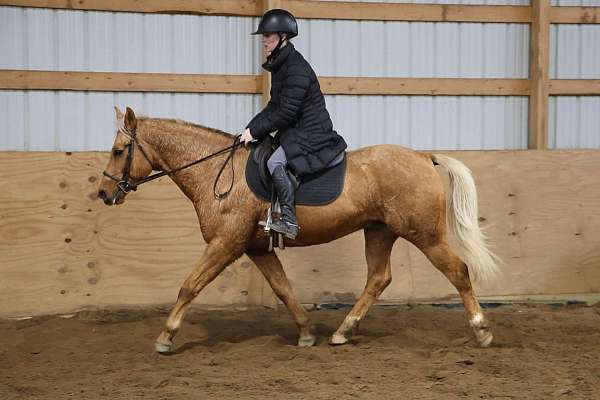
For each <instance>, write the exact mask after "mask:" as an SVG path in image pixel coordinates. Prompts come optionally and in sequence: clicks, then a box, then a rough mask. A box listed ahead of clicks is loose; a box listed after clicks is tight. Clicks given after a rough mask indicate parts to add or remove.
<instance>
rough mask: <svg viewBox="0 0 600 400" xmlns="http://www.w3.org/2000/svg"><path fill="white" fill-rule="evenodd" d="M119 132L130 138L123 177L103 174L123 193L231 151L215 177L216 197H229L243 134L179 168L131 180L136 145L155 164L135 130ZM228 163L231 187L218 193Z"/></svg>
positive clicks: (122, 129)
mask: <svg viewBox="0 0 600 400" xmlns="http://www.w3.org/2000/svg"><path fill="white" fill-rule="evenodd" d="M118 133H121V134H122V135H124V136H126V137H128V138H129V143H128V144H126V145H125V147H128V148H129V151H128V152H127V159H126V160H125V167H124V168H123V174H122V176H121V178H118V177H116V176H114V175H111V174H109V173H108V172H106V171H103V172H102V174H103V175H104V176H106V177H107V178H109V179H111V180H112V181H114V182H116V183H117V188H118V189H119V191H121V192H122V193H123V195H126V194H128V193H129V192H131V191H134V192H135V191H136V190H137V188H138V186H140V185H141V184H143V183H146V182H150V181H153V180H155V179H158V178H160V177H163V176H165V175H169V176H171V175H173V174H175V173H177V172H179V171H181V170H183V169H186V168H189V167H191V166H193V165H196V164H200V163H201V162H203V161H207V160H210V159H211V158H214V157H217V156H220V155H222V154H225V153H227V152H229V155H228V156H227V158H226V159H225V162H224V163H223V165H222V166H221V169H220V170H219V173H218V174H217V177H216V178H215V183H214V185H213V194H214V195H215V198H217V199H218V200H221V199H224V198H225V197H227V196H228V195H229V193H231V190H232V189H233V183H234V181H235V170H234V168H233V156H234V155H235V152H236V150H237V149H238V148H239V147H240V146H241V145H242V142H240V137H241V135H236V136H235V137H234V138H233V144H232V145H231V146H228V147H225V148H224V149H221V150H218V151H216V152H214V153H212V154H209V155H208V156H206V157H202V158H200V159H198V160H196V161H192V162H190V163H188V164H185V165H183V166H181V167H179V168H175V169H172V170H168V171H162V172H157V173H156V174H153V175H150V176H147V177H145V178H143V179H140V180H136V181H131V180H130V178H131V164H132V162H133V152H134V149H135V147H136V145H137V147H139V149H140V151H141V152H142V154H143V155H144V158H145V159H146V161H148V163H149V164H150V166H152V165H153V164H152V162H151V161H150V157H148V153H147V152H146V150H145V149H144V146H143V145H142V143H140V142H139V141H138V139H137V134H136V131H135V130H133V131H131V130H129V129H127V128H125V127H124V126H123V127H120V128H119V132H118ZM227 163H230V164H231V184H230V185H229V188H228V189H227V190H226V191H225V192H222V193H217V184H218V183H219V180H220V179H221V175H222V174H223V171H224V170H225V167H226V166H227ZM116 198H117V196H116V195H115V199H116Z"/></svg>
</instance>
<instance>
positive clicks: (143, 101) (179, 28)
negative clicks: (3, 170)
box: [0, 7, 261, 151]
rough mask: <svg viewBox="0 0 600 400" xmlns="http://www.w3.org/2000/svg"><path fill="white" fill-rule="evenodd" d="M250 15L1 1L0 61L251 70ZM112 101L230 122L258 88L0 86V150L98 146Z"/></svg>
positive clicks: (1, 64)
mask: <svg viewBox="0 0 600 400" xmlns="http://www.w3.org/2000/svg"><path fill="white" fill-rule="evenodd" d="M255 24H256V18H243V17H208V16H189V15H155V14H135V13H111V12H83V11H71V10H48V9H34V8H20V7H0V36H1V37H2V40H1V41H0V68H5V69H33V70H36V69H37V70H70V71H115V72H172V73H206V74H258V73H260V57H261V52H260V47H259V43H258V40H257V39H256V38H253V37H251V36H250V35H249V33H250V32H252V30H253V28H254V27H255ZM114 105H119V106H120V107H121V109H124V108H125V106H131V107H133V108H134V109H135V110H136V112H138V113H143V114H147V115H151V116H157V117H175V118H182V119H186V120H189V121H192V122H196V123H202V124H205V125H209V126H213V127H215V128H219V129H223V130H226V131H230V132H237V131H239V130H240V129H241V128H243V127H244V126H245V124H246V123H247V122H248V120H249V118H250V117H251V116H252V115H253V114H254V113H255V112H256V111H257V110H258V109H259V108H260V96H257V95H231V94H170V93H103V92H72V91H57V92H53V91H0V112H1V116H2V118H1V120H2V122H1V123H0V124H1V125H0V127H1V128H2V132H1V135H2V136H1V137H0V138H1V140H2V142H1V143H0V149H1V150H61V151H78V150H106V149H108V148H110V145H111V144H112V140H113V138H114V121H113V119H114V110H113V106H114Z"/></svg>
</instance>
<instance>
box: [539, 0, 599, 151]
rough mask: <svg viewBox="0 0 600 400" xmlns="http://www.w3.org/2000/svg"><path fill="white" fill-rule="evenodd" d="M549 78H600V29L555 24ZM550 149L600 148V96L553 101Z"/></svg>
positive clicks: (595, 2) (574, 0)
mask: <svg viewBox="0 0 600 400" xmlns="http://www.w3.org/2000/svg"><path fill="white" fill-rule="evenodd" d="M553 4H555V5H559V6H600V1H599V0H593V1H589V0H588V1H578V0H568V1H565V0H559V1H555V2H553ZM550 41H551V43H552V44H553V46H551V51H550V78H554V79H600V26H598V25H571V24H561V25H552V26H551V30H550ZM549 145H550V147H551V148H600V97H598V96H556V97H551V98H550V116H549Z"/></svg>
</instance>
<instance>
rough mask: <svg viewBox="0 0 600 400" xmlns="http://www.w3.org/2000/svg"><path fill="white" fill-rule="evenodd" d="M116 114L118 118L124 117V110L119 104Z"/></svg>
mask: <svg viewBox="0 0 600 400" xmlns="http://www.w3.org/2000/svg"><path fill="white" fill-rule="evenodd" d="M115 115H116V116H117V119H122V118H123V111H121V110H120V109H119V107H117V106H115Z"/></svg>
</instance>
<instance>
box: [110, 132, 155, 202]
mask: <svg viewBox="0 0 600 400" xmlns="http://www.w3.org/2000/svg"><path fill="white" fill-rule="evenodd" d="M119 133H121V134H122V135H123V136H126V137H128V138H129V143H128V144H126V145H125V147H128V148H129V151H128V152H127V159H126V160H125V167H124V168H123V175H122V176H121V178H117V177H116V176H114V175H111V174H109V173H108V172H106V171H103V172H102V174H103V175H104V176H106V177H107V178H109V179H110V180H112V181H114V182H117V188H118V189H119V190H120V191H121V192H123V194H124V195H125V194H127V193H129V192H131V191H136V190H137V187H138V185H139V183H137V182H131V181H130V180H129V178H130V177H131V164H132V163H133V152H134V150H135V147H136V145H137V147H139V148H140V151H141V152H142V154H143V155H144V158H145V159H146V161H148V163H149V164H150V166H152V161H150V157H148V154H147V153H146V150H144V146H142V144H141V143H140V142H139V141H138V140H137V135H136V131H135V130H133V131H131V130H129V129H127V128H125V127H124V126H122V127H120V128H119Z"/></svg>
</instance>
